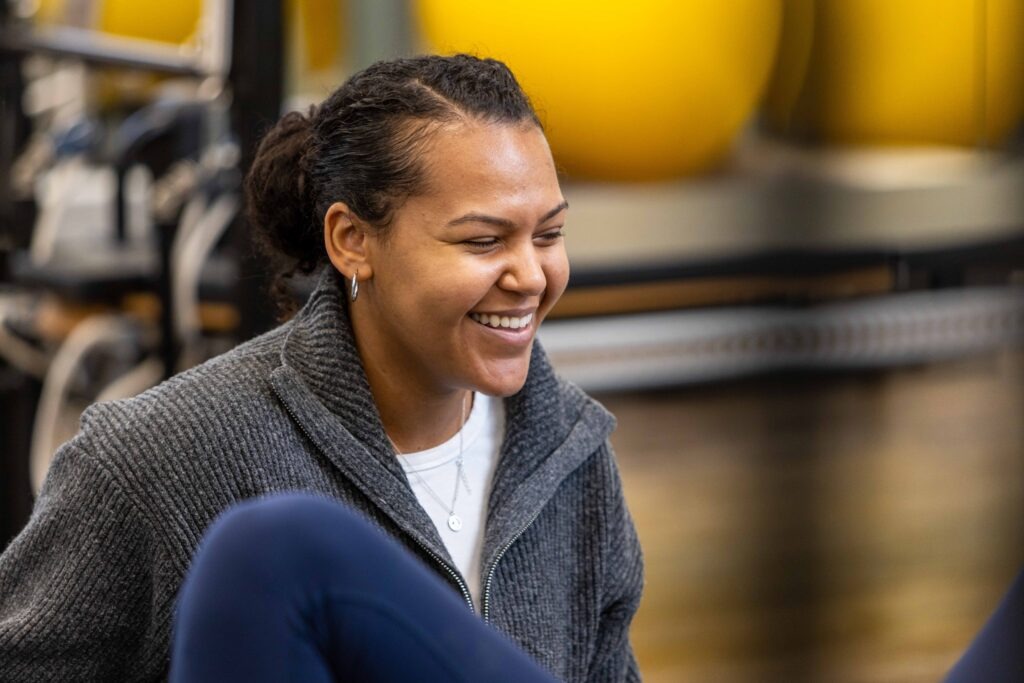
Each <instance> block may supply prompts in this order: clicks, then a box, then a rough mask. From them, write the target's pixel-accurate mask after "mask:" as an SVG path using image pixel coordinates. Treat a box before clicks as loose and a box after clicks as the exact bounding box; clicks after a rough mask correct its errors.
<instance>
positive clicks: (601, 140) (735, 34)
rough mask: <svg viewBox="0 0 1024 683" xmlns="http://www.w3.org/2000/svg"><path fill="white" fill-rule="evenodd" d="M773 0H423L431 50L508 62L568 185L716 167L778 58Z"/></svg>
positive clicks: (778, 10) (778, 9)
mask: <svg viewBox="0 0 1024 683" xmlns="http://www.w3.org/2000/svg"><path fill="white" fill-rule="evenodd" d="M782 4H783V3H781V2H778V1H776V0H730V1H729V2H717V1H716V0H694V1H691V2H664V0H661V1H659V0H637V1H636V2H631V3H620V2H616V3H611V2H590V1H585V0H572V1H566V2H557V3H550V2H541V0H523V1H521V2H515V3H512V2H502V3H482V2H475V1H474V0H419V1H418V2H417V3H416V9H417V11H418V15H419V19H420V24H421V26H422V29H423V34H424V36H425V38H426V41H427V44H428V46H429V48H430V49H431V50H434V51H438V52H442V53H451V52H472V53H476V54H480V55H487V56H494V57H497V58H499V59H501V60H503V61H505V62H506V63H507V64H508V65H509V66H510V67H511V68H512V70H513V71H514V72H515V74H516V76H517V77H518V78H519V79H520V81H521V82H522V84H523V87H524V88H525V90H526V91H527V93H528V94H529V95H530V97H531V98H532V99H533V102H534V104H535V106H536V108H537V109H538V111H539V112H540V114H541V117H542V118H543V119H544V120H545V125H546V128H547V133H548V139H549V140H550V142H551V146H552V149H553V151H554V155H555V160H556V161H557V162H558V163H559V164H560V165H562V166H564V167H565V169H566V170H567V171H569V172H570V173H571V174H572V175H574V176H578V177H580V178H591V179H598V180H657V179H667V178H672V177H675V176H680V175H687V174H694V173H699V172H702V171H707V170H708V169H711V168H713V167H715V166H716V165H718V164H720V163H721V162H722V161H723V160H724V159H725V158H726V157H727V155H728V154H729V151H730V149H731V147H732V144H733V142H734V140H735V138H736V136H737V134H738V133H739V132H740V130H741V128H742V127H743V125H744V124H745V123H746V122H747V120H748V118H749V117H750V114H751V112H752V111H753V110H754V108H755V107H756V106H757V104H758V101H759V99H760V96H761V93H762V91H763V89H764V86H765V85H766V84H767V80H768V76H769V74H770V71H771V68H772V64H773V62H774V59H775V52H776V46H777V43H778V36H779V28H780V25H781V20H782Z"/></svg>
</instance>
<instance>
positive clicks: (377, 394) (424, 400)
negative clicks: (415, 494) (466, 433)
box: [370, 380, 473, 453]
mask: <svg viewBox="0 0 1024 683" xmlns="http://www.w3.org/2000/svg"><path fill="white" fill-rule="evenodd" d="M370 390H371V391H372V393H373V400H374V402H375V403H376V404H377V410H378V412H380V419H381V422H383V424H384V430H385V431H386V432H387V434H388V438H389V439H391V442H392V444H394V446H395V448H396V449H397V450H398V452H399V453H412V452H415V451H423V450H426V449H428V448H433V447H434V446H437V445H439V444H442V443H444V442H445V441H447V440H448V439H450V438H452V437H453V436H455V435H456V434H457V433H458V432H459V430H460V429H462V427H463V425H464V424H465V422H466V420H467V419H468V417H469V412H470V410H472V405H473V396H472V392H471V391H467V390H465V389H461V390H457V391H453V392H450V393H449V394H445V395H427V394H423V393H420V394H416V393H414V392H412V391H410V390H409V387H408V386H402V387H394V386H391V385H390V384H389V383H386V382H385V383H381V382H378V383H377V385H376V386H375V385H374V382H373V381H372V380H371V381H370Z"/></svg>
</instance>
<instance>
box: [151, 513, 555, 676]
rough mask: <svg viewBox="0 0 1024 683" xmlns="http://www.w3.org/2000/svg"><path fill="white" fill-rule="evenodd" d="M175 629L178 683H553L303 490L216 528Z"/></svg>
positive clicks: (391, 549) (454, 600) (358, 525)
mask: <svg viewBox="0 0 1024 683" xmlns="http://www.w3.org/2000/svg"><path fill="white" fill-rule="evenodd" d="M174 632H175V637H174V644H173V647H172V662H171V677H170V679H171V681H172V682H175V683H176V682H179V681H188V682H189V683H203V682H205V681H211V682H212V681H216V682H217V683H225V682H230V681H252V682H254V683H258V682H259V681H303V682H305V683H320V682H328V681H367V682H368V683H373V682H383V681H431V682H444V681H465V682H467V683H468V682H470V681H473V682H477V681H495V682H503V681H508V682H509V683H512V682H513V681H514V682H516V683H528V682H531V681H543V682H545V683H554V681H555V679H554V678H553V677H552V676H551V675H550V674H549V673H547V672H546V671H545V670H543V669H542V668H541V667H540V665H538V664H537V663H536V662H534V661H533V660H532V659H531V658H530V657H529V656H528V655H527V654H526V653H525V652H523V651H522V650H520V649H519V648H518V647H516V646H515V645H514V644H513V643H512V641H511V640H509V639H508V638H507V637H505V636H504V635H503V634H501V633H499V632H498V631H497V630H495V629H494V628H492V627H491V626H489V625H488V624H486V623H484V622H483V621H482V620H481V619H480V618H479V617H477V616H476V615H475V614H474V613H473V612H472V611H471V610H470V609H469V608H468V606H467V605H466V603H465V601H463V600H462V599H461V598H460V597H459V595H458V593H457V592H455V591H454V590H452V588H451V587H450V586H449V585H447V584H445V583H444V582H443V581H442V580H441V579H440V578H439V577H438V576H437V575H435V574H434V573H433V572H432V571H430V570H429V569H428V568H427V567H426V566H424V565H423V564H422V563H421V562H420V561H419V560H418V559H417V558H415V557H413V556H412V555H411V554H410V553H408V552H407V551H406V550H405V549H404V548H402V547H401V546H399V545H398V543H397V542H396V541H394V540H393V539H391V538H389V537H387V536H386V535H385V534H383V533H382V532H381V531H379V530H377V529H375V528H373V527H372V526H371V525H370V524H369V523H368V522H367V521H365V520H364V519H362V518H360V517H359V516H358V515H356V514H355V513H354V512H352V511H350V510H348V509H346V508H345V507H343V506H341V505H339V504H337V503H332V502H330V501H327V500H324V499H321V498H314V497H312V496H308V495H300V494H289V495H282V496H276V497H273V498H265V499H262V500H258V501H253V502H248V503H243V504H241V505H239V506H237V507H235V508H232V509H231V510H230V511H228V512H227V513H226V514H225V515H224V516H222V517H221V518H220V519H219V520H218V521H217V522H215V523H214V524H213V526H212V527H211V528H210V531H209V532H208V533H207V535H206V537H205V538H204V540H203V543H202V544H201V546H200V549H199V552H198V553H197V554H196V557H195V559H194V560H193V563H192V567H191V568H190V570H189V574H188V577H187V578H186V580H185V583H184V586H183V588H182V592H181V596H180V598H179V603H178V611H177V615H176V621H175V626H174Z"/></svg>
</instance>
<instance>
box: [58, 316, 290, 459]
mask: <svg viewBox="0 0 1024 683" xmlns="http://www.w3.org/2000/svg"><path fill="white" fill-rule="evenodd" d="M284 333H285V330H284V329H283V328H280V327H279V328H275V329H274V330H272V331H270V332H268V333H266V334H264V335H262V336H260V337H257V338H255V339H253V340H250V341H248V342H245V343H243V344H240V345H239V346H237V347H235V348H233V349H231V350H230V351H228V352H226V353H224V354H221V355H219V356H216V357H214V358H212V359H210V360H208V361H206V362H204V363H202V364H200V365H198V366H196V367H194V368H191V369H189V370H186V371H184V372H182V373H179V374H177V375H175V376H174V377H171V378H170V379H168V380H166V381H164V382H162V383H160V384H158V385H157V386H155V387H153V388H151V389H149V390H147V391H145V392H143V393H141V394H139V395H137V396H134V397H131V398H126V399H118V400H114V401H106V402H102V403H97V404H94V405H92V406H90V407H89V408H88V409H87V410H86V411H85V412H84V413H83V415H82V419H81V423H80V429H79V433H78V435H77V437H76V439H77V440H78V442H79V445H81V446H82V447H84V448H86V449H87V450H89V451H90V452H92V453H93V454H94V457H97V458H100V459H103V460H107V461H110V462H111V464H114V465H125V464H141V463H145V462H147V461H152V460H154V459H166V458H174V457H182V456H183V455H187V454H189V453H195V452H201V451H210V450H211V449H216V448H218V447H222V446H223V445H226V444H228V443H230V442H231V441H233V440H238V438H239V434H241V433H247V432H251V431H252V430H253V429H256V428H258V427H259V426H263V427H264V428H266V427H268V426H270V425H271V424H272V422H273V419H274V418H275V417H276V416H277V415H278V414H279V412H280V408H279V406H278V405H277V401H276V399H275V398H274V395H273V392H272V390H271V389H270V385H269V376H270V373H271V372H272V371H273V370H274V368H276V367H277V366H278V365H279V364H280V349H281V342H282V338H283V335H284Z"/></svg>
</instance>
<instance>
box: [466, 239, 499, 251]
mask: <svg viewBox="0 0 1024 683" xmlns="http://www.w3.org/2000/svg"><path fill="white" fill-rule="evenodd" d="M465 243H466V244H468V245H469V246H471V247H473V248H475V249H490V248H491V247H493V246H496V245H497V244H498V240H497V238H494V237H481V238H479V239H475V240H466V242H465Z"/></svg>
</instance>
